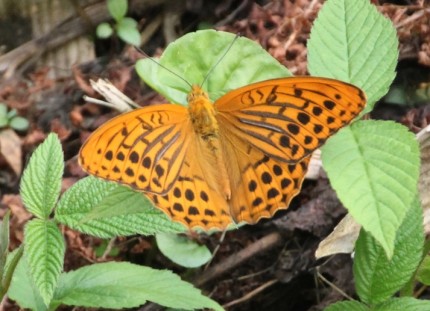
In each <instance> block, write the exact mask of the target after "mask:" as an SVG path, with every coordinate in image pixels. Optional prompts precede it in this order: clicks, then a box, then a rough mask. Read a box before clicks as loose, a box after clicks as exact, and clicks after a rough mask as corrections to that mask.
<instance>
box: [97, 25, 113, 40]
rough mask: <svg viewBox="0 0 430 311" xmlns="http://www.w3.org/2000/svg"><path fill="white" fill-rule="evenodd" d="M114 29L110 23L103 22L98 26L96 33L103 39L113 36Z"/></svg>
mask: <svg viewBox="0 0 430 311" xmlns="http://www.w3.org/2000/svg"><path fill="white" fill-rule="evenodd" d="M112 33H113V29H112V27H111V26H110V25H109V24H108V23H101V24H99V25H98V26H97V28H96V35H97V37H99V38H101V39H106V38H109V37H110V36H112Z"/></svg>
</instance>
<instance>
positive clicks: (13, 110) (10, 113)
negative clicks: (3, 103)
mask: <svg viewBox="0 0 430 311" xmlns="http://www.w3.org/2000/svg"><path fill="white" fill-rule="evenodd" d="M17 114H18V112H17V111H16V109H12V110H11V111H9V112H8V113H7V117H8V119H9V120H10V119H12V118H14V117H16V115H17Z"/></svg>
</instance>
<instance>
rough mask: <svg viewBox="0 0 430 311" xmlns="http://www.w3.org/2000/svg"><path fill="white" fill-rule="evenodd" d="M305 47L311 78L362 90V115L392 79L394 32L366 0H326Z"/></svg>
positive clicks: (394, 64) (381, 94)
mask: <svg viewBox="0 0 430 311" xmlns="http://www.w3.org/2000/svg"><path fill="white" fill-rule="evenodd" d="M307 47H308V62H309V63H308V68H309V72H311V74H312V75H315V76H324V77H330V78H335V79H339V80H342V81H347V82H351V83H354V84H355V85H357V86H359V87H361V88H362V89H363V90H364V91H365V93H366V95H367V97H368V105H367V107H366V108H365V110H364V112H363V113H366V112H369V111H371V110H372V109H373V105H374V103H375V102H376V101H377V100H378V99H380V98H381V97H382V96H383V95H384V94H386V93H387V92H388V88H389V86H390V84H391V82H392V81H393V79H394V77H395V69H396V64H397V58H398V49H397V47H398V40H397V35H396V30H395V28H394V26H393V24H392V22H391V21H390V20H389V19H387V18H386V17H384V16H383V15H382V14H381V13H379V12H378V11H377V10H376V7H375V6H374V5H372V4H371V3H370V2H369V1H368V0H331V1H327V2H326V3H325V4H324V6H323V8H322V9H321V10H320V12H319V14H318V18H317V19H316V20H315V22H314V25H313V27H312V31H311V35H310V39H309V41H308V45H307Z"/></svg>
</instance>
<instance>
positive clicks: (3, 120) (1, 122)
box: [0, 116, 9, 128]
mask: <svg viewBox="0 0 430 311" xmlns="http://www.w3.org/2000/svg"><path fill="white" fill-rule="evenodd" d="M8 125H9V119H8V118H7V117H6V116H0V128H2V127H7V126H8Z"/></svg>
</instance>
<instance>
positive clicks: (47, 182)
mask: <svg viewBox="0 0 430 311" xmlns="http://www.w3.org/2000/svg"><path fill="white" fill-rule="evenodd" d="M63 161H64V160H63V152H62V150H61V144H60V141H59V140H58V137H57V135H55V134H49V135H48V137H47V138H46V140H45V141H44V142H43V143H42V144H41V145H40V146H39V147H38V148H37V149H36V151H35V152H34V154H33V155H32V156H31V158H30V161H29V163H28V165H27V168H26V169H25V170H24V174H23V176H22V179H21V189H20V193H21V197H22V200H23V201H24V204H25V206H26V207H27V209H28V210H29V211H30V212H31V213H32V214H34V215H35V216H37V217H38V218H43V219H47V218H48V217H49V214H50V213H51V212H52V209H53V208H54V206H55V203H56V201H57V198H58V195H59V194H60V189H61V176H62V174H63V170H64V162H63Z"/></svg>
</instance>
